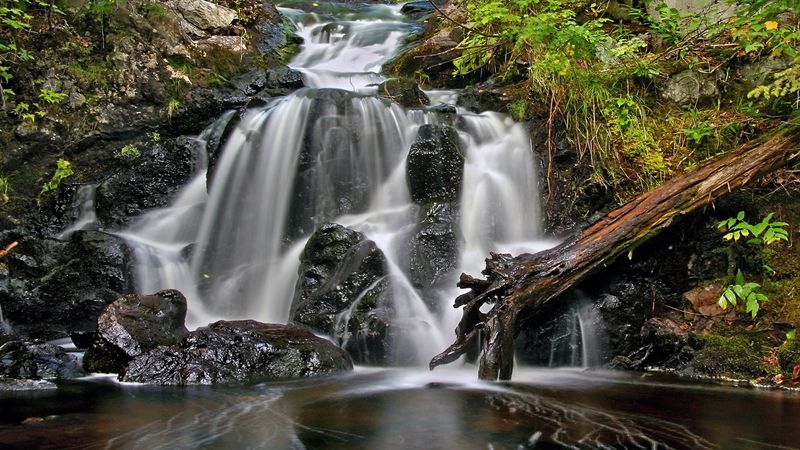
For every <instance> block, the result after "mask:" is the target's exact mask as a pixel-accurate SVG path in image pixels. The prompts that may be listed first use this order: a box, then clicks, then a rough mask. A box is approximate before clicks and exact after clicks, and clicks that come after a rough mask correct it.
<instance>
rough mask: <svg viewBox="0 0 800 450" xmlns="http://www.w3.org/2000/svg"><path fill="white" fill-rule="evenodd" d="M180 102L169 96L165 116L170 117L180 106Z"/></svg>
mask: <svg viewBox="0 0 800 450" xmlns="http://www.w3.org/2000/svg"><path fill="white" fill-rule="evenodd" d="M180 106H181V102H180V101H178V99H177V98H171V99H170V100H169V102H168V103H167V118H169V119H172V115H173V114H175V111H177V110H178V108H180Z"/></svg>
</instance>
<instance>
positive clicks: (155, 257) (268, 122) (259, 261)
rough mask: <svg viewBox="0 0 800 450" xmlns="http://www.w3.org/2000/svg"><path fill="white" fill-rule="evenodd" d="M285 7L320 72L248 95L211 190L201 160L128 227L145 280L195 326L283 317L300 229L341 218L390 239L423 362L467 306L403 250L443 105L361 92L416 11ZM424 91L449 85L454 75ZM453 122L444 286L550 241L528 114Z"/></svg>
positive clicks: (412, 346) (306, 62)
mask: <svg viewBox="0 0 800 450" xmlns="http://www.w3.org/2000/svg"><path fill="white" fill-rule="evenodd" d="M282 11H283V12H284V13H285V14H287V15H289V16H290V17H291V18H292V20H293V21H294V22H295V23H296V24H297V26H298V29H299V31H300V34H301V35H302V36H303V37H304V38H305V39H306V44H305V45H304V46H303V47H302V49H301V52H300V53H299V54H298V55H297V56H296V57H295V59H294V60H293V61H292V63H291V64H292V66H293V67H295V68H298V69H301V70H302V72H303V74H304V76H305V79H306V82H307V84H308V85H310V86H312V87H313V88H311V89H302V90H300V91H298V92H296V93H295V94H293V95H290V96H288V97H285V98H279V99H276V100H274V101H272V102H271V103H270V104H269V105H267V106H266V107H264V108H260V109H253V110H250V111H248V112H247V113H246V114H245V115H244V117H243V118H242V120H241V122H240V123H239V124H238V125H237V127H236V128H235V129H234V130H233V132H232V133H231V134H230V136H229V138H228V140H227V141H226V143H225V146H224V150H223V151H222V156H221V159H220V160H219V162H218V164H217V166H216V172H215V175H214V177H213V183H212V184H211V189H210V192H209V193H208V194H206V171H205V170H200V171H199V172H198V174H197V176H196V178H195V179H194V180H193V181H192V182H190V183H189V184H188V185H187V186H186V187H185V188H184V189H183V190H182V191H181V193H180V195H179V196H178V198H177V199H176V200H175V202H174V203H173V204H172V205H171V206H170V207H168V208H165V209H161V210H157V211H152V212H150V213H148V214H147V215H145V216H143V217H142V218H141V219H140V220H139V221H138V222H137V223H136V224H135V225H134V226H133V227H132V228H131V229H130V230H127V231H126V232H125V233H122V235H123V236H124V237H125V238H126V239H127V241H128V242H129V244H130V245H131V246H132V247H133V248H134V251H135V256H136V260H137V273H136V277H137V283H138V284H137V287H138V290H139V291H140V292H153V291H156V290H159V289H164V288H176V289H179V290H181V291H182V292H183V293H184V294H185V295H186V296H187V298H188V299H189V317H188V322H189V323H188V324H189V325H190V326H193V327H196V326H200V325H204V324H206V323H208V322H210V321H212V320H216V319H220V318H225V319H235V318H252V319H257V320H261V321H265V322H286V321H287V319H288V314H289V307H290V304H291V301H292V298H293V292H294V288H295V284H296V278H297V269H298V264H299V255H300V253H301V252H302V249H303V246H304V245H305V242H306V240H307V238H308V236H309V234H310V233H311V232H312V231H313V230H314V229H315V228H316V227H317V226H319V225H321V224H323V223H326V222H336V223H340V224H342V225H344V226H347V227H350V228H352V229H355V230H357V231H360V232H363V233H364V234H366V236H367V237H368V238H369V239H372V240H373V241H375V242H376V244H377V245H378V247H379V248H381V249H382V250H383V252H384V253H385V255H386V258H387V261H388V263H387V265H388V271H389V274H390V283H391V289H392V294H393V295H392V297H393V301H394V305H393V307H394V308H393V309H394V310H395V311H396V312H397V317H395V318H394V321H393V323H394V324H395V325H397V326H398V327H399V328H400V329H402V330H403V333H402V337H401V338H400V339H399V340H397V342H395V345H397V346H399V347H400V348H399V349H398V354H401V355H403V358H402V359H403V360H416V361H418V362H419V363H425V362H427V361H428V360H429V359H430V357H432V356H433V355H435V354H436V353H438V352H439V351H441V350H443V349H444V348H445V347H446V345H447V344H449V342H450V340H451V339H452V330H453V329H454V327H455V324H456V323H457V321H458V318H459V316H460V312H459V311H458V310H455V309H453V308H451V307H450V305H451V304H452V299H453V298H454V297H455V296H456V295H457V294H458V292H457V289H455V288H453V289H452V290H447V291H446V292H442V293H441V298H439V299H438V303H439V304H441V305H443V306H442V307H441V308H438V309H439V310H440V311H431V310H430V308H429V307H428V306H427V305H426V302H424V301H423V299H422V298H421V297H420V294H419V293H418V292H417V291H416V290H415V289H414V288H413V287H412V285H411V283H410V282H409V280H408V278H407V276H406V273H407V271H408V260H407V258H406V257H404V256H403V255H404V254H405V253H407V252H405V251H404V249H405V246H407V245H408V237H409V236H410V234H409V233H410V232H411V231H412V230H413V229H414V227H415V226H416V224H415V221H416V216H417V212H418V207H417V206H416V205H414V204H413V203H412V202H411V200H410V195H409V192H408V188H407V186H406V172H405V157H406V154H407V152H408V149H409V147H410V146H411V143H412V142H413V140H414V138H415V136H416V132H417V129H418V128H419V126H420V125H422V124H425V123H436V122H437V116H436V115H435V114H434V113H429V112H424V111H420V110H408V111H407V110H404V109H403V108H401V107H399V106H397V105H396V104H390V103H388V102H386V101H385V100H382V99H378V98H375V97H370V96H365V95H364V94H365V93H368V92H369V91H370V87H368V86H367V84H369V83H373V82H376V81H380V80H381V76H380V75H378V74H377V71H378V70H379V68H380V67H381V65H382V64H383V63H384V62H385V61H387V60H388V59H389V58H390V57H391V56H392V55H393V54H394V53H395V52H396V51H397V49H398V46H399V45H400V41H401V39H402V38H403V36H404V35H405V34H406V33H407V32H408V31H409V30H410V29H411V26H410V25H409V24H407V23H406V22H404V19H403V18H402V16H401V15H400V14H399V6H387V5H369V6H362V7H361V8H360V9H359V10H358V11H351V12H346V13H345V14H344V19H342V18H341V17H340V18H339V19H337V21H336V22H333V21H332V20H331V19H328V18H327V15H326V14H318V13H311V14H309V13H303V12H302V11H299V10H294V9H285V8H284V9H282ZM340 16H341V15H340ZM322 88H324V89H322ZM330 88H345V89H348V90H350V91H359V92H358V93H356V94H352V93H347V92H343V91H339V90H332V89H330ZM431 96H432V98H434V99H435V100H440V101H449V102H452V101H454V99H455V98H456V94H455V93H452V92H447V91H443V92H436V93H432V95H431ZM228 119H229V117H223V118H221V119H220V121H221V123H223V125H220V124H219V123H217V124H215V125H214V126H212V127H216V128H219V127H220V126H224V123H227V121H228ZM455 124H456V126H457V128H458V129H459V134H460V137H461V141H462V149H463V150H464V151H465V153H466V155H465V156H466V165H465V169H464V182H463V188H462V194H461V214H460V216H461V223H460V229H461V232H462V234H463V248H462V249H461V258H460V259H461V264H460V267H459V268H458V270H456V271H454V272H453V273H452V274H451V278H452V280H451V282H449V283H448V285H450V286H455V282H456V279H457V275H458V274H459V273H460V272H461V271H466V272H469V273H478V272H479V271H480V269H481V268H482V265H483V259H484V258H485V257H486V256H487V254H488V252H489V251H510V252H514V253H519V252H522V251H529V252H530V251H537V250H540V249H542V248H547V247H549V246H551V245H552V243H551V242H544V241H540V240H538V236H539V229H540V222H541V220H540V218H539V204H538V189H537V181H536V171H535V165H534V158H533V152H532V149H531V144H530V141H529V139H528V135H527V133H526V131H525V129H524V127H523V126H522V125H520V124H517V123H515V122H513V121H512V120H511V119H509V118H508V117H506V116H504V115H501V114H497V113H483V114H480V115H476V114H469V113H466V112H464V111H459V116H458V118H457V119H456V120H455ZM209 134H211V131H208V132H206V133H204V134H203V135H201V136H200V137H199V138H198V141H199V142H200V143H201V144H202V143H203V142H204V140H205V139H207V135H209ZM200 147H203V146H202V145H201V146H200ZM301 159H302V160H301Z"/></svg>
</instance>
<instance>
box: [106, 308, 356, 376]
mask: <svg viewBox="0 0 800 450" xmlns="http://www.w3.org/2000/svg"><path fill="white" fill-rule="evenodd" d="M352 368H353V364H352V361H351V360H350V357H349V356H348V355H347V353H346V352H344V351H343V350H342V349H340V348H339V347H337V346H336V345H334V344H332V343H331V342H329V341H327V340H325V339H322V338H318V337H316V336H315V335H314V334H313V333H311V332H310V331H308V330H307V329H305V328H303V327H299V326H296V325H277V324H266V323H260V322H256V321H253V320H242V321H230V322H228V321H219V322H215V323H213V324H211V325H209V326H207V327H203V328H199V329H197V330H196V331H193V332H191V333H190V334H189V336H188V337H187V338H186V339H185V340H184V341H183V342H181V343H180V345H174V346H170V347H158V348H156V349H153V350H150V351H148V352H146V353H143V354H141V355H139V356H137V357H136V358H134V359H133V360H132V361H131V362H130V364H128V366H127V367H126V368H125V371H124V372H123V373H122V374H121V376H120V379H121V380H122V381H127V382H138V383H154V384H176V385H187V384H217V383H250V382H259V381H269V380H282V379H291V378H300V377H312V376H319V375H330V374H335V373H339V372H344V371H347V370H351V369H352Z"/></svg>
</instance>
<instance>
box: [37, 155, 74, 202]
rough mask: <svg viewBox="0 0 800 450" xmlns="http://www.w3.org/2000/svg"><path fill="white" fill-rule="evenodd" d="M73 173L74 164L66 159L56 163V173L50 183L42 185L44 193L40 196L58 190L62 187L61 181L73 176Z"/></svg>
mask: <svg viewBox="0 0 800 450" xmlns="http://www.w3.org/2000/svg"><path fill="white" fill-rule="evenodd" d="M73 173H74V172H73V171H72V164H71V163H70V162H69V161H67V160H65V159H59V160H58V161H57V162H56V171H55V173H53V177H52V178H51V179H50V181H48V182H47V183H45V184H43V185H42V192H41V193H40V194H44V193H45V192H49V191H53V190H56V189H58V186H60V185H61V180H63V179H64V178H67V177H69V176H72V175H73Z"/></svg>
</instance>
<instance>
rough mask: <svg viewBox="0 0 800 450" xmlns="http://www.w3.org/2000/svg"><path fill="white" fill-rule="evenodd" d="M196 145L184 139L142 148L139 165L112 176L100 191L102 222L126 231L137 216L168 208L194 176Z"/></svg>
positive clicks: (101, 185)
mask: <svg viewBox="0 0 800 450" xmlns="http://www.w3.org/2000/svg"><path fill="white" fill-rule="evenodd" d="M194 143H195V141H194V140H193V139H191V138H180V139H175V140H169V141H166V142H163V143H162V142H157V143H156V142H150V143H147V144H143V145H142V146H141V147H139V150H140V152H141V154H142V155H141V157H140V158H138V159H137V161H136V164H135V165H131V166H130V167H127V168H124V169H123V170H121V171H119V172H117V173H115V174H113V175H111V176H110V177H109V178H107V179H106V180H105V181H103V182H102V183H100V185H99V186H98V188H97V197H96V207H97V217H98V219H99V220H100V221H101V222H102V223H103V224H104V225H106V226H107V227H114V228H122V227H124V226H125V225H127V224H128V223H129V222H130V220H131V218H132V217H133V216H138V215H140V214H142V213H143V212H145V211H147V210H149V209H153V208H158V207H161V206H164V205H166V204H167V203H168V202H169V200H170V199H172V196H173V195H174V194H175V193H176V192H177V191H178V190H179V189H180V188H181V187H182V186H183V185H184V184H186V182H188V181H189V179H190V178H191V176H192V175H193V172H194V169H195V165H194V158H195V156H194V154H193V152H192V148H193V145H194Z"/></svg>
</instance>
